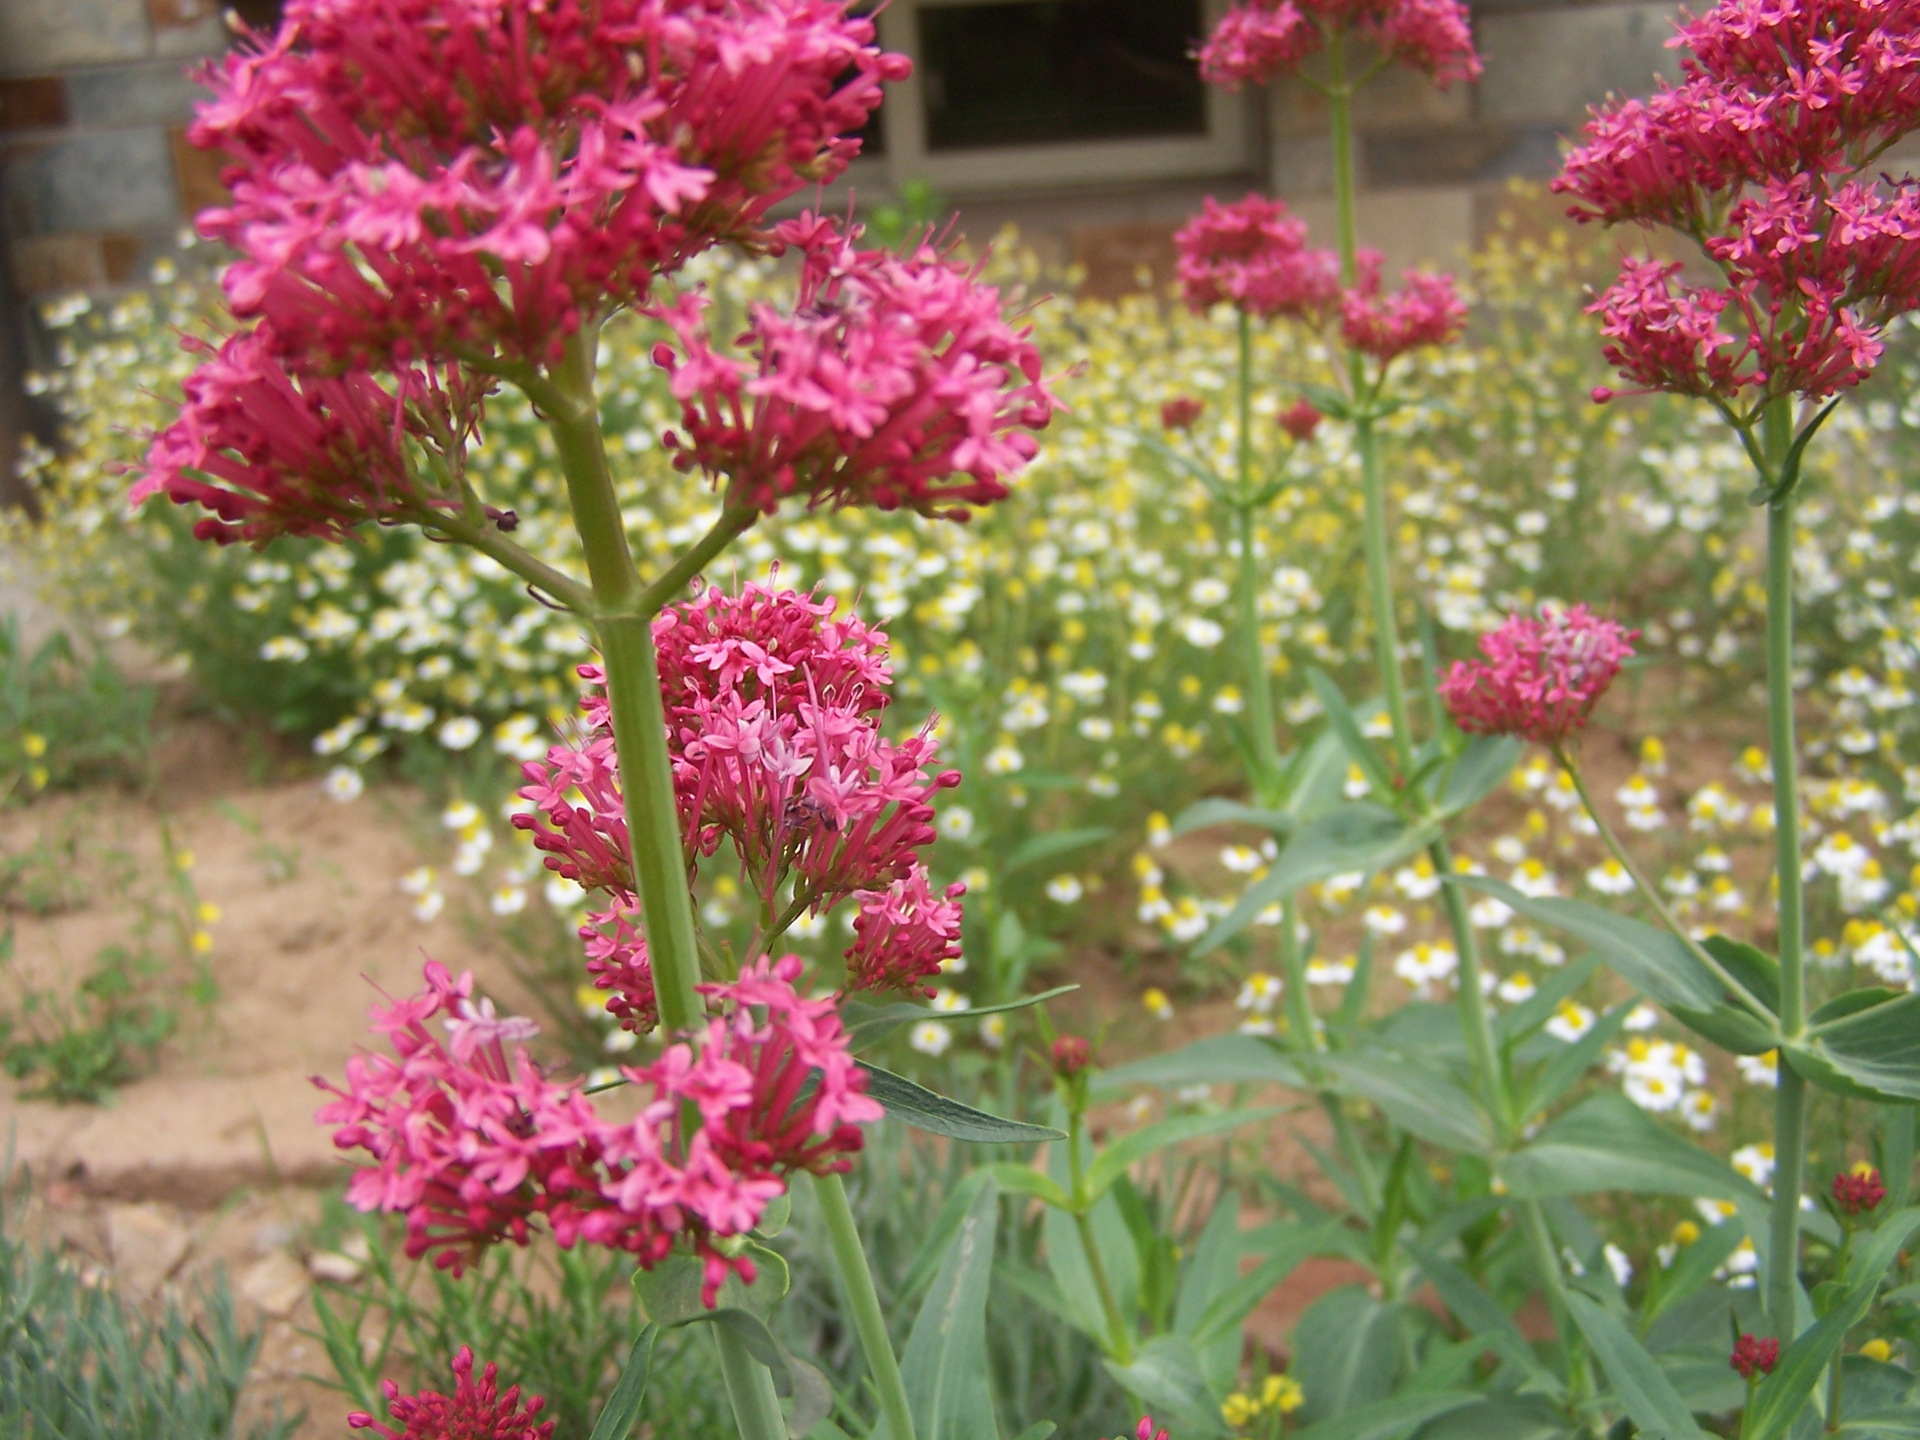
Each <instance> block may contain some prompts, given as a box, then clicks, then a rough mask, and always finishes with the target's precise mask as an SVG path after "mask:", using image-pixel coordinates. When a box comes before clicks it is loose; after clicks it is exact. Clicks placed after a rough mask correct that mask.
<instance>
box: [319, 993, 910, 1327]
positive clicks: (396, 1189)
mask: <svg viewBox="0 0 1920 1440" xmlns="http://www.w3.org/2000/svg"><path fill="white" fill-rule="evenodd" d="M800 969H801V966H800V960H799V958H798V957H797V956H792V955H789V956H786V957H784V958H783V959H781V960H778V961H772V960H766V959H762V960H760V961H758V962H757V963H755V964H753V965H750V966H748V967H747V968H746V969H744V970H743V971H742V972H741V974H740V977H739V978H738V979H737V980H735V981H733V982H732V983H730V984H724V985H706V986H702V987H701V990H702V993H703V994H705V995H706V996H708V998H709V1001H710V1003H712V1004H715V1005H717V1006H718V1007H719V1010H720V1013H718V1014H716V1015H714V1016H713V1017H712V1018H710V1019H709V1020H708V1021H707V1025H706V1032H705V1035H704V1036H703V1037H702V1043H700V1044H699V1045H698V1046H696V1045H694V1044H692V1043H689V1040H687V1039H681V1040H677V1041H675V1042H674V1043H673V1044H670V1045H668V1046H667V1047H666V1049H665V1050H664V1051H663V1052H662V1054H661V1055H660V1057H659V1059H657V1060H656V1061H654V1062H653V1063H652V1064H651V1065H645V1066H630V1067H627V1068H625V1069H623V1071H622V1072H621V1073H622V1074H623V1075H624V1076H625V1078H626V1079H627V1080H628V1081H630V1082H631V1083H632V1084H633V1085H634V1086H635V1087H637V1089H638V1092H639V1094H640V1095H641V1096H642V1097H643V1099H642V1101H641V1103H640V1105H639V1107H638V1111H637V1113H635V1114H634V1116H633V1118H632V1119H628V1120H610V1119H606V1118H603V1117H602V1116H601V1115H599V1114H598V1113H597V1111H596V1110H595V1109H594V1106H593V1105H592V1103H591V1102H590V1101H589V1100H588V1098H587V1097H586V1096H585V1095H584V1094H582V1093H581V1091H580V1090H579V1089H578V1088H577V1087H576V1086H574V1085H570V1084H566V1083H563V1082H560V1081H557V1080H554V1079H551V1078H549V1077H548V1076H547V1075H546V1074H544V1073H543V1072H542V1071H541V1069H540V1067H539V1066H538V1065H537V1064H535V1062H534V1060H533V1058H532V1057H531V1056H530V1055H529V1054H528V1053H527V1051H526V1049H525V1048H524V1046H523V1045H521V1044H520V1043H519V1042H521V1041H523V1040H525V1039H527V1038H529V1037H530V1036H531V1035H532V1034H533V1031H534V1027H533V1025H532V1022H530V1021H526V1020H520V1019H514V1018H501V1017H498V1016H496V1015H495V1014H494V1013H493V1009H492V1006H491V1005H490V1004H489V1003H486V1002H480V1003H475V1001H474V1000H473V998H472V991H473V977H472V976H471V975H462V976H461V977H460V978H459V979H457V980H456V979H454V978H453V977H451V976H450V975H449V974H448V973H447V971H446V969H445V968H444V967H443V966H441V965H439V964H437V963H434V962H429V963H428V965H427V967H426V988H425V989H423V990H422V991H421V992H420V993H419V994H417V995H413V996H410V997H408V998H407V999H404V1000H399V1001H395V1002H394V1003H393V1004H391V1005H388V1006H376V1007H375V1008H374V1010H373V1028H374V1030H375V1031H376V1032H377V1033H382V1034H385V1035H386V1036H387V1037H388V1039H389V1041H390V1042H391V1044H392V1046H393V1051H394V1054H393V1056H392V1057H387V1056H383V1055H372V1054H363V1055H357V1056H355V1057H354V1058H353V1059H351V1060H349V1061H348V1062H347V1082H346V1085H345V1087H344V1088H341V1087H338V1086H334V1085H332V1084H329V1083H327V1082H326V1081H324V1080H316V1081H315V1083H316V1084H318V1085H320V1086H321V1088H323V1089H325V1090H328V1091H330V1092H331V1093H332V1094H333V1095H334V1096H336V1097H337V1098H336V1099H335V1100H334V1101H333V1102H332V1103H330V1104H328V1105H326V1106H325V1107H323V1108H322V1109H321V1110H320V1112H319V1115H318V1117H317V1118H318V1119H319V1120H320V1122H321V1123H322V1124H326V1125H332V1126H335V1127H337V1128H336V1129H335V1132H334V1144H335V1145H336V1146H338V1147H339V1148H340V1149H342V1150H356V1149H358V1150H365V1151H366V1152H367V1153H368V1154H369V1155H371V1156H372V1158H373V1161H374V1163H373V1164H372V1165H371V1166H368V1167H365V1168H362V1169H360V1170H357V1171H356V1172H355V1173H354V1176H353V1179H352V1180H351V1181H350V1182H349V1184H348V1187H347V1199H348V1200H349V1202H350V1203H352V1204H353V1205H355V1206H357V1207H359V1208H360V1209H362V1210H389V1211H398V1212H401V1213H404V1214H405V1215H406V1217H407V1242H406V1251H407V1254H408V1256H409V1257H411V1258H414V1259H418V1258H419V1257H421V1256H423V1255H427V1254H433V1255H434V1257H435V1263H436V1264H437V1265H440V1266H442V1267H444V1268H449V1269H451V1270H453V1272H454V1273H455V1274H459V1273H460V1272H461V1270H462V1269H463V1268H464V1266H465V1264H466V1263H467V1261H468V1259H469V1258H470V1257H471V1255H472V1254H473V1253H474V1252H475V1251H476V1250H477V1249H479V1248H480V1247H482V1246H485V1245H488V1244H491V1243H494V1242H497V1241H501V1240H512V1241H515V1242H516V1243H521V1244H524V1243H526V1241H527V1239H528V1238H529V1236H530V1234H531V1228H532V1221H533V1220H534V1219H535V1218H536V1217H538V1218H539V1219H541V1220H543V1221H544V1223H545V1224H546V1225H547V1227H548V1228H549V1229H551V1230H552V1232H553V1234H554V1236H555V1238H556V1239H558V1240H559V1242H560V1243H561V1244H562V1245H563V1246H571V1245H573V1244H575V1243H576V1242H578V1241H585V1242H588V1243H590V1244H598V1245H606V1246H609V1247H612V1248H615V1249H618V1250H623V1251H626V1252H628V1253H630V1254H632V1255H633V1256H634V1257H635V1259H636V1260H637V1261H638V1263H639V1264H641V1265H642V1266H651V1265H655V1264H657V1263H659V1261H660V1260H662V1259H663V1258H665V1256H666V1255H667V1254H668V1253H669V1252H670V1251H671V1250H672V1248H673V1246H674V1243H675V1241H676V1239H678V1238H681V1237H685V1238H686V1239H687V1240H688V1241H689V1242H690V1243H691V1245H692V1247H693V1249H694V1251H695V1252H696V1253H697V1254H699V1255H701V1256H702V1257H704V1259H705V1261H706V1286H705V1293H706V1302H707V1303H708V1304H709V1305H711V1304H712V1303H713V1297H714V1295H715V1293H716V1292H717V1291H718V1289H719V1287H720V1285H721V1284H722V1283H723V1282H724V1281H725V1279H726V1277H727V1275H728V1274H729V1273H730V1272H731V1273H738V1274H739V1275H740V1276H741V1277H742V1278H743V1279H745V1280H748V1281H751V1280H752V1278H753V1265H752V1262H751V1260H750V1259H748V1258H747V1257H746V1256H744V1255H740V1256H732V1257H729V1256H727V1255H724V1254H723V1253H722V1252H721V1250H720V1249H718V1248H717V1247H716V1244H715V1242H717V1241H720V1240H724V1239H726V1238H727V1237H730V1236H737V1235H743V1234H745V1233H746V1232H747V1231H748V1230H750V1229H752V1228H753V1226H754V1225H755V1224H757V1223H758V1221H759V1218H760V1215H761V1213H762V1211H763V1210H764V1209H765V1207H766V1205H767V1203H768V1202H769V1201H771V1200H772V1199H773V1198H774V1197H775V1196H777V1195H779V1194H781V1193H782V1192H783V1191H784V1189H785V1188H786V1181H785V1177H786V1176H788V1175H790V1174H792V1173H793V1172H795V1171H797V1170H809V1171H813V1172H814V1173H825V1172H828V1171H834V1170H844V1169H846V1168H847V1166H848V1164H849V1163H850V1161H849V1159H848V1157H849V1156H851V1155H853V1154H854V1153H856V1152H857V1151H859V1149H860V1148H861V1143H862V1135H861V1131H860V1129H859V1127H860V1125H861V1124H863V1123H867V1122H870V1121H875V1120H878V1119H880V1118H881V1115H882V1113H883V1112H882V1110H881V1108H880V1106H879V1105H878V1104H877V1103H876V1102H874V1101H873V1100H870V1099H868V1098H867V1096H866V1094H865V1088H866V1072H864V1071H863V1070H861V1069H860V1068H859V1067H858V1066H857V1065H856V1064H855V1063H854V1061H853V1057H852V1055H851V1053H850V1052H849V1051H848V1048H847V1037H846V1034H845V1032H844V1031H843V1030H842V1029H841V1025H840V1018H839V1012H838V1010H837V1008H836V1007H835V1005H834V1002H833V1001H831V1000H808V999H805V998H804V997H802V996H801V995H800V994H799V993H798V992H797V991H796V990H795V989H794V981H795V980H796V979H798V977H799V975H800ZM436 1022H437V1023H436ZM436 1031H441V1032H444V1035H445V1038H444V1039H443V1038H442V1036H441V1034H439V1033H436ZM510 1043H511V1044H512V1045H513V1046H514V1048H513V1050H512V1053H511V1054H509V1053H508V1050H507V1046H508V1044H510ZM693 1116H697V1117H698V1119H699V1124H698V1125H697V1126H693V1125H692V1124H691V1117H693Z"/></svg>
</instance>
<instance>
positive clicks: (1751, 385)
mask: <svg viewBox="0 0 1920 1440" xmlns="http://www.w3.org/2000/svg"><path fill="white" fill-rule="evenodd" d="M1672 43H1673V44H1675V45H1676V46H1681V47H1684V48H1685V49H1686V50H1687V51H1689V52H1690V54H1689V55H1688V57H1687V58H1686V59H1685V60H1683V62H1682V69H1683V77H1682V80H1681V83H1680V84H1678V85H1677V86H1672V87H1662V88H1661V89H1660V90H1658V91H1657V92H1656V93H1655V94H1654V95H1653V96H1651V97H1650V98H1648V99H1646V100H1626V101H1619V102H1614V103H1611V104H1609V105H1607V106H1605V107H1602V108H1600V109H1597V110H1596V111H1595V112H1594V115H1593V118H1592V120H1591V121H1590V122H1589V124H1588V126H1587V140H1586V143H1585V144H1584V145H1582V146H1580V147H1579V148H1578V149H1576V150H1574V151H1573V153H1572V154H1570V155H1569V156H1568V157H1567V163H1566V167H1565V169H1564V170H1563V172H1562V173H1561V175H1560V177H1559V178H1558V179H1556V180H1555V181H1554V182H1553V188H1554V189H1555V190H1557V191H1559V192H1560V193H1562V194H1565V195H1568V196H1570V197H1571V198H1572V201H1573V203H1572V204H1571V205H1570V207H1569V209H1568V213H1569V214H1570V215H1572V216H1574V217H1575V218H1576V219H1579V220H1582V221H1589V220H1597V221H1600V222H1602V223H1605V224H1615V223H1619V222H1622V221H1627V222H1633V223H1637V224H1646V225H1655V224H1657V225H1666V226H1670V227H1672V228H1674V229H1677V230H1680V231H1682V232H1683V233H1685V234H1686V235H1688V236H1689V237H1691V238H1692V239H1693V240H1694V241H1696V242H1697V243H1698V244H1699V245H1700V246H1701V247H1702V248H1703V249H1704V250H1705V251H1706V252H1707V254H1708V256H1709V257H1710V258H1711V259H1712V260H1713V261H1714V262H1715V263H1716V264H1717V265H1718V267H1719V269H1720V272H1721V273H1720V277H1719V283H1717V284H1713V285H1690V284H1684V283H1682V282H1681V281H1680V279H1679V274H1680V266H1678V265H1677V264H1670V265H1662V264H1659V263H1657V262H1655V261H1652V260H1634V259H1629V260H1628V261H1626V262H1625V263H1624V264H1623V266H1622V269H1621V273H1620V277H1619V279H1618V280H1617V281H1616V282H1615V283H1614V285H1613V286H1612V287H1611V288H1610V289H1609V290H1608V291H1607V292H1606V293H1605V294H1603V295H1602V296H1601V297H1600V298H1599V300H1598V301H1597V302H1596V303H1595V304H1594V306H1593V307H1592V308H1593V310H1594V311H1595V312H1596V313H1598V314H1599V315H1600V316H1601V325H1602V331H1603V333H1604V334H1605V335H1606V337H1607V340H1608V345H1607V349H1606V354H1607V358H1608V359H1609V360H1611V361H1612V362H1613V363H1614V364H1615V365H1616V366H1617V367H1618V368H1619V369H1620V371H1621V373H1622V374H1623V375H1625V376H1626V377H1627V378H1628V379H1630V380H1633V381H1634V382H1636V383H1637V384H1638V385H1640V386H1641V387H1643V388H1646V389H1650V390H1668V391H1673V392H1676V393H1679V394H1687V395H1696V396H1703V397H1706V398H1709V399H1711V400H1713V401H1714V402H1715V403H1717V404H1719V405H1721V406H1723V407H1732V406H1736V405H1737V406H1739V407H1741V408H1742V409H1743V410H1745V411H1747V412H1748V413H1752V412H1753V411H1754V410H1756V409H1757V407H1758V406H1760V405H1762V404H1764V403H1765V402H1767V401H1768V400H1770V399H1772V398H1775V397H1781V396H1789V395H1797V396H1801V397H1803V398H1806V399H1810V400H1820V399H1824V398H1825V397H1827V396H1829V395H1832V394H1834V393H1836V392H1838V391H1841V390H1845V389H1849V388H1851V387H1853V386H1856V385H1858V384H1860V382H1861V381H1863V380H1864V379H1866V377H1867V376H1868V375H1869V374H1870V373H1871V372H1872V370H1873V368H1874V365H1875V363H1876V362H1877V360H1878V359H1879V356H1880V353H1881V349H1882V346H1881V340H1880V335H1881V332H1882V331H1883V330H1884V329H1885V327H1886V325H1887V324H1888V322H1889V321H1891V320H1892V319H1893V318H1894V317H1895V316H1897V315H1900V314H1903V313H1906V312H1907V311H1910V310H1912V309H1914V308H1915V306H1916V305H1920V191H1916V186H1915V182H1914V181H1913V180H1912V179H1911V178H1906V179H1894V178H1893V177H1891V176H1887V175H1877V176H1876V175H1872V174H1870V173H1869V171H1870V170H1871V167H1872V164H1873V162H1874V161H1875V159H1877V157H1878V156H1879V155H1880V154H1881V153H1882V152H1883V151H1884V150H1885V149H1886V147H1887V146H1888V145H1890V144H1892V143H1893V142H1894V141H1895V140H1897V139H1899V138H1900V137H1901V136H1903V135H1905V134H1907V133H1909V132H1910V131H1912V130H1913V129H1914V128H1915V127H1916V126H1920V3H1915V0H1767V3H1760V0H1723V3H1721V4H1719V5H1716V6H1714V7H1713V8H1712V9H1711V10H1709V11H1708V12H1707V13H1706V14H1705V15H1703V16H1701V17H1699V18H1697V19H1689V20H1687V21H1686V22H1685V23H1683V24H1681V25H1680V26H1679V27H1678V30H1677V33H1676V35H1675V37H1674V40H1673V42H1672ZM1608 394H1609V395H1610V394H1611V392H1608Z"/></svg>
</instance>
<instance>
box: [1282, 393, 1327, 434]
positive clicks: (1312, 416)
mask: <svg viewBox="0 0 1920 1440" xmlns="http://www.w3.org/2000/svg"><path fill="white" fill-rule="evenodd" d="M1324 419H1326V416H1324V415H1322V414H1321V413H1320V412H1319V411H1318V410H1316V409H1315V408H1314V407H1313V406H1312V404H1310V403H1309V402H1308V401H1305V400H1296V401H1294V402H1293V404H1291V405H1289V406H1288V407H1287V408H1286V409H1285V410H1283V411H1281V412H1280V428H1281V429H1282V430H1284V431H1286V432H1287V434H1289V435H1291V436H1292V437H1293V438H1294V439H1295V440H1298V441H1301V442H1305V441H1308V440H1311V439H1312V438H1313V432H1314V431H1316V430H1318V429H1319V428H1320V422H1321V421H1322V420H1324Z"/></svg>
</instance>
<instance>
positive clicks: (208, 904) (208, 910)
mask: <svg viewBox="0 0 1920 1440" xmlns="http://www.w3.org/2000/svg"><path fill="white" fill-rule="evenodd" d="M193 914H194V918H195V919H196V920H198V921H199V922H200V923H201V924H202V925H218V924H219V923H220V907H219V906H218V905H216V904H214V903H213V902H212V901H211V900H202V901H201V902H200V903H199V904H198V905H196V906H194V907H193Z"/></svg>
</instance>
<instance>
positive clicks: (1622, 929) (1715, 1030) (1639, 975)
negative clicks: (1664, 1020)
mask: <svg viewBox="0 0 1920 1440" xmlns="http://www.w3.org/2000/svg"><path fill="white" fill-rule="evenodd" d="M1453 883H1455V884H1459V885H1465V886H1466V887H1467V888H1468V889H1471V890H1478V891H1480V892H1481V893H1482V894H1484V895H1491V896H1493V897H1494V898H1495V899H1496V900H1499V901H1500V902H1501V903H1503V904H1505V905H1509V906H1511V907H1512V908H1513V909H1515V910H1517V911H1518V912H1519V913H1520V914H1522V915H1525V916H1527V917H1528V918H1529V919H1532V920H1537V921H1539V922H1540V923H1541V924H1542V925H1550V926H1552V927H1553V928H1554V929H1556V930H1559V931H1562V932H1564V933H1565V934H1568V935H1571V936H1573V937H1574V938H1575V939H1578V940H1582V941H1584V942H1585V943H1586V944H1588V945H1590V946H1591V947H1592V948H1593V950H1594V953H1596V954H1597V955H1599V956H1600V958H1601V959H1602V960H1604V961H1606V962H1607V964H1609V965H1611V966H1612V967H1613V968H1614V969H1615V970H1616V971H1618V972H1619V973H1620V975H1621V976H1622V978H1624V979H1625V980H1626V982H1627V983H1628V984H1629V985H1631V986H1633V988H1634V989H1636V990H1638V991H1640V992H1641V993H1642V994H1643V995H1647V996H1650V997H1651V998H1652V999H1654V1000H1657V1001H1659V1002H1660V1003H1661V1004H1662V1005H1664V1006H1666V1008H1667V1009H1668V1010H1669V1011H1671V1012H1672V1014H1673V1017H1674V1018H1675V1019H1676V1020H1678V1021H1680V1022H1681V1023H1682V1024H1683V1025H1687V1026H1689V1027H1691V1028H1692V1029H1693V1030H1695V1031H1697V1032H1699V1033H1700V1034H1701V1035H1704V1036H1706V1038H1707V1039H1709V1040H1711V1041H1713V1042H1714V1043H1715V1044H1716V1045H1719V1046H1720V1047H1721V1048H1722V1049H1726V1050H1731V1051H1733V1052H1734V1053H1735V1054H1736V1055H1758V1054H1760V1053H1761V1052H1762V1051H1764V1050H1771V1049H1773V1048H1774V1047H1775V1046H1777V1045H1778V1044H1779V1043H1780V1040H1779V1035H1778V1034H1777V1027H1776V1026H1770V1025H1767V1024H1765V1023H1763V1022H1762V1021H1761V1020H1759V1019H1758V1018H1757V1017H1755V1016H1754V1015H1752V1014H1750V1013H1749V1012H1748V1011H1747V1010H1745V1009H1744V1008H1742V1007H1740V1006H1737V1005H1736V1004H1735V1003H1734V1002H1733V1000H1732V998H1731V997H1730V995H1729V993H1728V991H1727V989H1726V987H1725V986H1724V985H1723V984H1722V983H1721V981H1720V979H1719V977H1718V976H1716V975H1715V974H1714V973H1713V972H1712V971H1711V970H1709V969H1708V968H1707V967H1706V966H1705V965H1704V964H1702V963H1701V961H1700V957H1699V956H1697V955H1695V954H1694V953H1693V951H1692V950H1691V949H1689V948H1688V947H1687V945H1686V944H1685V942H1683V941H1681V940H1680V939H1679V938H1677V937H1676V936H1673V935H1670V934H1668V933H1667V932H1666V931H1665V930H1656V929H1655V928H1654V927H1653V926H1651V925H1643V924H1642V923H1641V922H1640V921H1638V920H1630V919H1628V918H1627V917H1626V916H1624V915H1616V914H1614V913H1613V912H1612V911H1611V910H1602V909H1600V908H1599V907H1598V906H1595V905H1587V904H1584V903H1582V902H1581V901H1578V900H1560V899H1556V898H1552V897H1545V898H1540V897H1535V896H1529V895H1523V894H1521V893H1520V892H1519V891H1518V890H1516V889H1514V888H1513V887H1512V886H1511V885H1504V884H1502V883H1501V882H1500V881H1498V880H1494V879H1491V878H1490V877H1488V876H1485V875H1461V876H1457V877H1454V880H1453ZM1716 958H1718V957H1716Z"/></svg>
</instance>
